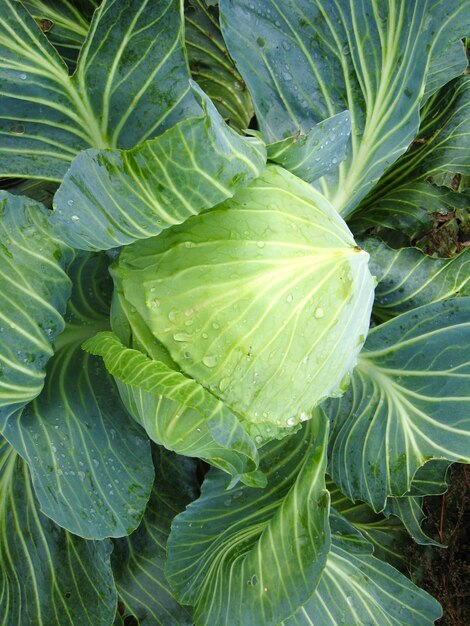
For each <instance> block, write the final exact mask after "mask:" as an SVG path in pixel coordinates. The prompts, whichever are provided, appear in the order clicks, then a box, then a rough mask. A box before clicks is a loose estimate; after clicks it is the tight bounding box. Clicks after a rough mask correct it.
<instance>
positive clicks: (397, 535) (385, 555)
mask: <svg viewBox="0 0 470 626" xmlns="http://www.w3.org/2000/svg"><path fill="white" fill-rule="evenodd" d="M326 487H327V489H328V491H329V492H330V498H331V506H332V508H333V509H334V510H335V511H337V512H338V513H340V514H341V515H342V516H343V517H344V518H345V519H347V521H348V522H349V523H350V524H352V526H354V528H355V529H356V530H357V531H359V532H360V533H361V535H362V536H363V538H364V539H366V540H367V542H368V543H370V544H371V545H372V547H373V549H374V556H376V557H377V558H378V559H381V560H382V561H385V562H386V563H389V564H390V565H393V567H396V568H397V569H399V570H400V571H402V572H408V571H409V563H408V559H407V558H406V548H407V546H409V545H410V544H411V543H412V539H411V538H410V536H409V534H408V533H407V531H406V529H405V527H404V526H403V524H402V522H401V521H400V520H399V519H398V518H397V517H396V516H395V515H391V516H389V517H385V515H383V514H382V513H375V511H373V510H372V509H371V507H370V506H369V505H368V504H366V503H365V502H352V501H351V500H349V498H347V497H346V496H345V495H344V494H343V493H342V492H341V491H340V489H338V487H337V486H336V485H335V484H334V482H333V481H332V480H327V482H326Z"/></svg>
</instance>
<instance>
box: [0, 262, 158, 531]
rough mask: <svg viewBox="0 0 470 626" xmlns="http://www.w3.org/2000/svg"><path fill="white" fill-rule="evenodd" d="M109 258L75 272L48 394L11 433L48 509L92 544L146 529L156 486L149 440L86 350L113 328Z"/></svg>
mask: <svg viewBox="0 0 470 626" xmlns="http://www.w3.org/2000/svg"><path fill="white" fill-rule="evenodd" d="M108 263H109V259H107V257H106V256H105V255H96V254H94V255H89V254H82V255H81V256H80V257H79V258H77V259H76V260H75V261H74V262H73V263H72V265H71V267H70V268H69V275H70V277H71V278H72V281H73V292H72V298H71V300H70V301H69V303H68V305H67V312H66V314H65V322H66V324H65V330H64V331H63V332H62V333H61V334H60V335H59V336H58V337H57V339H56V342H55V349H56V351H55V354H54V356H53V357H52V358H51V360H50V361H49V363H48V367H47V370H46V371H47V375H46V380H45V385H44V389H43V390H42V392H41V394H40V395H39V396H38V398H36V399H35V400H34V401H33V402H32V403H30V404H29V405H28V406H26V407H25V408H24V409H23V410H22V411H21V412H20V413H19V414H18V415H15V416H12V417H10V419H9V420H8V422H7V424H6V427H5V430H4V435H5V437H6V438H7V439H8V441H9V442H10V443H11V444H12V445H13V446H14V447H15V449H16V450H17V451H18V452H19V453H20V454H21V456H22V457H23V458H24V459H25V460H26V461H27V462H28V464H29V466H30V471H31V476H32V480H33V484H34V488H35V492H36V496H37V498H38V501H39V504H40V506H41V510H42V511H43V513H45V514H46V515H47V516H48V517H50V518H51V519H53V520H54V521H55V522H56V523H57V524H59V525H60V526H62V527H63V528H66V529H67V530H69V531H71V532H73V533H75V534H77V535H80V536H82V537H86V538H88V539H103V538H105V537H121V536H123V535H127V534H129V533H130V532H132V531H133V530H134V529H135V528H136V527H137V526H138V525H139V523H140V520H141V518H142V515H143V511H144V509H145V506H146V504H147V500H148V497H149V493H150V490H151V488H152V483H153V465H152V460H151V455H150V442H149V441H148V438H147V437H146V435H145V432H144V431H143V429H142V428H139V426H138V425H137V424H136V423H135V422H134V420H132V418H131V417H130V415H129V414H128V413H127V411H126V410H125V408H124V407H123V405H122V402H121V401H120V398H119V394H118V392H117V389H116V386H115V384H114V381H113V380H112V378H111V376H110V375H109V374H108V373H107V372H106V369H105V368H104V366H103V363H102V362H101V361H100V360H99V359H96V358H94V357H91V356H90V355H88V354H85V353H84V352H83V351H82V350H81V348H80V344H81V343H82V341H83V340H84V339H85V338H87V337H89V336H90V335H91V334H93V333H94V332H96V331H97V330H101V329H103V328H109V300H110V288H111V287H112V284H111V281H110V279H109V274H108Z"/></svg>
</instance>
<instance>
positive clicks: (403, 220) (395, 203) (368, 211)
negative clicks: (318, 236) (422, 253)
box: [348, 182, 470, 246]
mask: <svg viewBox="0 0 470 626" xmlns="http://www.w3.org/2000/svg"><path fill="white" fill-rule="evenodd" d="M469 208H470V194H465V193H456V192H455V191H452V190H451V189H447V188H445V187H437V186H436V185H433V184H431V183H429V182H417V183H415V182H411V183H409V184H406V185H402V186H401V187H398V188H397V189H396V190H391V189H390V190H389V192H388V194H387V195H386V196H385V197H384V198H382V199H380V200H379V199H377V200H376V202H374V205H373V207H366V208H365V209H364V210H360V211H358V212H357V213H355V214H354V215H353V216H352V218H351V219H350V220H348V224H349V226H350V227H351V229H352V231H353V232H354V233H355V234H356V236H361V237H363V236H365V235H366V233H368V232H373V233H374V234H377V233H378V234H379V235H380V236H381V237H384V238H385V237H387V236H390V238H391V239H392V240H393V241H394V242H395V241H397V238H400V239H399V241H401V242H402V243H401V245H403V246H409V245H411V242H413V241H416V238H417V237H418V236H420V235H421V234H422V233H423V232H424V233H425V232H428V231H430V230H431V229H432V228H433V226H434V225H435V218H436V216H437V217H440V216H441V215H446V214H447V213H449V212H454V211H455V212H456V213H459V212H461V211H462V212H464V214H465V213H466V212H468V209H469ZM370 229H372V230H370Z"/></svg>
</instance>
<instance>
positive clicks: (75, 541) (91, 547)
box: [0, 438, 116, 626]
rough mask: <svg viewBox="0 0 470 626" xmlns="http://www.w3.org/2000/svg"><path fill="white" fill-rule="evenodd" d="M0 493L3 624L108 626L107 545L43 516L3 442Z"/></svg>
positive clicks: (24, 471) (22, 468)
mask: <svg viewBox="0 0 470 626" xmlns="http://www.w3.org/2000/svg"><path fill="white" fill-rule="evenodd" d="M0 494H1V498H0V579H1V581H2V591H1V595H0V598H1V607H2V612H1V615H0V623H1V624H2V626H3V625H5V626H13V625H15V626H16V625H18V626H19V625H20V624H21V625H23V624H25V625H28V626H29V624H35V625H36V624H37V625H38V626H78V625H80V626H108V625H109V624H111V623H112V621H113V618H114V614H115V611H116V591H115V588H114V582H113V577H112V574H111V565H110V553H111V545H110V543H109V541H85V540H84V539H81V538H79V537H76V536H75V535H72V534H71V533H68V532H67V531H65V530H63V529H62V528H60V527H59V526H56V524H54V522H53V521H52V520H50V519H49V518H47V517H45V516H44V515H43V514H42V513H41V511H40V509H39V506H38V503H37V501H36V498H35V496H34V492H33V488H32V485H31V482H30V477H29V472H28V466H27V465H26V463H24V461H22V460H21V459H20V457H19V456H18V455H17V453H16V452H15V451H14V450H13V448H11V447H10V446H9V445H8V444H7V443H6V442H5V440H3V439H1V438H0Z"/></svg>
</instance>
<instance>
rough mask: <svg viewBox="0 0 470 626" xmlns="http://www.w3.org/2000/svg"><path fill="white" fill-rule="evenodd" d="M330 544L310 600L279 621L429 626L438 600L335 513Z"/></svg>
mask: <svg viewBox="0 0 470 626" xmlns="http://www.w3.org/2000/svg"><path fill="white" fill-rule="evenodd" d="M330 523H331V549H330V552H329V554H328V560H327V562H326V566H325V570H324V572H323V574H322V577H321V579H320V583H319V585H318V587H317V589H316V591H315V593H314V594H313V596H312V597H311V599H310V600H309V601H308V602H307V603H306V604H305V605H304V606H303V607H302V609H301V610H300V611H299V612H298V613H296V615H295V616H294V617H293V618H292V619H289V620H286V621H284V622H282V624H283V626H284V625H285V626H337V624H348V625H349V624H351V625H353V624H354V626H365V625H366V624H367V625H368V626H369V625H370V626H385V625H386V626H402V625H403V624H407V626H408V625H409V626H426V625H428V626H432V624H434V622H435V620H436V619H438V618H439V617H440V616H441V614H442V611H441V607H440V606H439V603H438V602H437V601H436V600H434V598H432V597H431V596H430V595H428V594H427V593H426V592H425V591H423V590H422V589H419V588H418V587H416V586H415V585H414V584H413V583H412V582H411V581H410V580H409V579H408V578H406V577H405V576H403V575H402V574H400V572H398V571H397V570H396V569H394V568H393V567H391V566H390V565H388V564H386V563H383V562H382V561H380V560H379V559H377V558H375V557H374V556H373V555H372V550H373V549H372V546H371V544H370V543H369V542H368V541H366V540H364V538H363V537H362V536H361V535H360V534H359V533H358V531H357V530H355V528H354V526H352V525H351V524H349V522H348V521H347V520H346V519H344V518H343V517H342V516H340V515H338V514H337V513H333V514H332V515H331V516H330Z"/></svg>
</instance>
